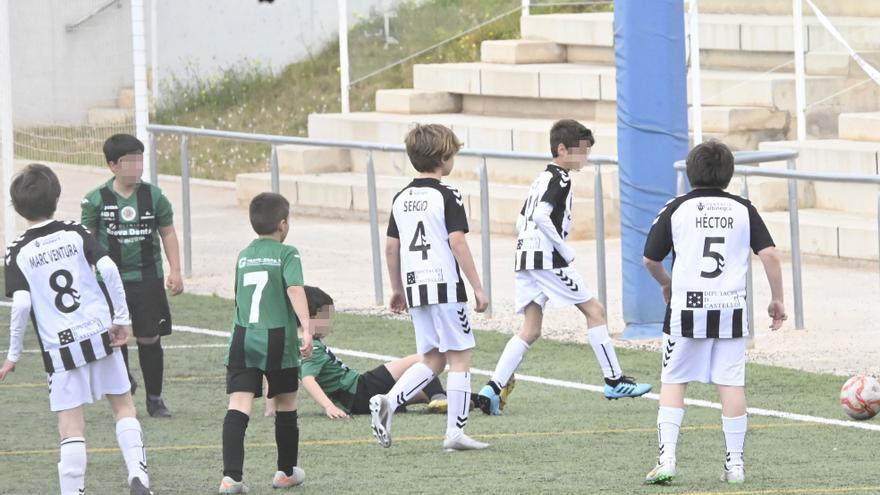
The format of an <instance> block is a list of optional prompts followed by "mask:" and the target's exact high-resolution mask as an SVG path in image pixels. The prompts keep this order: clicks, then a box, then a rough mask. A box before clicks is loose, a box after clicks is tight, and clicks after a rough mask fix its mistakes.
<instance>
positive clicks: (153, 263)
mask: <svg viewBox="0 0 880 495" xmlns="http://www.w3.org/2000/svg"><path fill="white" fill-rule="evenodd" d="M104 157H105V158H106V159H107V165H108V166H109V167H110V171H111V172H113V178H112V179H110V180H108V181H107V182H105V183H103V184H101V185H100V186H98V187H96V188H95V189H92V190H91V191H90V192H89V193H88V194H86V196H85V198H83V200H82V204H81V207H82V219H81V221H82V224H83V225H84V226H85V227H86V228H87V229H89V231H91V232H92V233H94V235H95V237H96V238H97V239H98V242H99V243H100V244H101V245H102V246H103V247H104V249H106V250H107V251H108V253H109V254H110V259H112V260H113V262H114V263H116V265H117V266H118V267H119V272H120V274H121V275H122V283H123V286H124V288H125V297H126V300H127V301H128V310H129V313H130V314H131V326H132V329H133V331H134V336H135V338H136V339H137V344H138V358H139V360H140V363H141V370H143V373H144V388H146V389H147V412H149V413H150V416H153V417H170V416H171V412H170V411H169V410H168V408H167V407H166V406H165V402H164V401H163V400H162V377H163V374H164V368H165V364H164V362H165V358H164V352H163V350H162V341H161V337H163V336H165V335H170V334H171V311H170V309H169V307H168V298H167V297H166V295H165V289H166V288H167V289H168V290H170V291H171V294H172V295H175V296H176V295H178V294H180V293H181V292H183V279H182V278H181V276H180V251H179V248H178V242H177V234H176V232H175V230H174V223H173V213H172V210H171V203H170V202H169V201H168V198H166V197H165V195H164V194H162V190H161V189H159V188H158V187H156V186H154V185H152V184H148V183H146V182H143V181H142V180H141V174H142V173H143V170H144V144H143V143H141V142H140V141H139V140H138V138H136V137H134V136H131V135H128V134H115V135H113V136H110V138H109V139H107V141H106V142H104ZM160 239H161V244H162V246H164V248H165V256H166V257H167V258H168V265H169V267H170V271H169V273H168V277H167V279H166V280H165V281H164V285H163V278H164V274H163V271H162V251H161V246H160V242H159V241H160ZM121 350H122V357H123V358H124V360H125V367H126V369H128V347H127V346H122V347H121ZM129 380H130V381H131V392H132V394H133V393H134V391H135V388H136V387H137V383H136V382H135V381H134V378H133V377H132V376H131V374H130V373H129Z"/></svg>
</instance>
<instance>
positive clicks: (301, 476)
mask: <svg viewBox="0 0 880 495" xmlns="http://www.w3.org/2000/svg"><path fill="white" fill-rule="evenodd" d="M305 480H306V472H305V471H303V470H302V469H300V468H298V467H296V466H294V468H293V474H292V475H290V476H287V475H286V474H284V471H278V472H276V473H275V476H274V477H273V478H272V488H291V487H294V486H299V485H302V484H303V482H304V481H305Z"/></svg>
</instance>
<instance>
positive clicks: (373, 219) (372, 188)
mask: <svg viewBox="0 0 880 495" xmlns="http://www.w3.org/2000/svg"><path fill="white" fill-rule="evenodd" d="M367 202H368V203H369V208H370V241H371V246H372V250H373V293H374V294H375V295H376V305H377V306H380V305H382V304H383V303H384V301H385V296H384V295H383V294H382V253H381V252H380V251H379V211H378V204H377V203H378V202H377V200H376V167H375V165H374V164H373V151H372V150H370V151H369V152H368V154H367Z"/></svg>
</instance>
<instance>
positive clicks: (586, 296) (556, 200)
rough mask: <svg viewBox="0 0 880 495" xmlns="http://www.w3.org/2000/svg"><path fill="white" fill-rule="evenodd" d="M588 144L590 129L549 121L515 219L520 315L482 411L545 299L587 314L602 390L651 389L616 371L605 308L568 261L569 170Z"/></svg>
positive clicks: (488, 408) (491, 408) (504, 381)
mask: <svg viewBox="0 0 880 495" xmlns="http://www.w3.org/2000/svg"><path fill="white" fill-rule="evenodd" d="M593 144H594V138H593V133H592V132H591V131H590V130H589V129H587V128H586V127H584V126H583V124H581V123H580V122H577V121H574V120H560V121H558V122H556V123H555V124H553V127H552V128H551V129H550V152H551V154H552V155H553V161H552V162H551V163H550V164H548V165H547V168H546V170H544V171H543V172H541V173H540V174H539V175H538V177H537V178H536V179H535V181H534V182H533V183H532V186H531V188H530V189H529V196H528V197H527V198H526V200H525V202H524V204H523V208H522V211H521V212H520V215H519V218H518V219H517V222H516V230H517V232H518V236H517V240H516V260H515V267H514V269H515V270H516V312H517V313H521V314H523V316H524V317H525V318H524V320H523V325H522V328H521V329H520V331H519V333H518V334H516V335H514V336H513V337H511V338H510V340H509V341H508V342H507V345H506V346H505V347H504V351H503V352H502V353H501V357H500V358H498V364H497V365H496V367H495V372H494V373H492V379H491V380H489V382H488V383H487V384H486V386H484V387H483V388H482V390H480V393H479V395H478V396H477V401H478V403H479V405H480V409H482V411H483V412H484V413H486V414H490V415H493V416H494V415H499V414H501V403H502V396H503V395H504V394H503V392H502V391H503V390H504V389H505V387H508V385H509V382H510V381H511V380H512V379H513V374H514V372H515V371H516V368H517V367H518V366H519V364H520V362H521V361H522V360H523V358H524V357H525V354H526V353H527V352H528V351H529V348H530V347H531V346H532V345H533V344H534V343H535V341H537V340H538V338H540V337H541V325H542V321H543V318H544V306H545V305H546V304H547V303H548V302H549V303H550V304H551V305H552V306H569V305H574V306H575V307H577V308H578V310H580V311H581V313H583V314H584V316H585V317H586V320H587V336H588V338H589V341H590V345H591V346H592V347H593V352H594V354H595V355H596V359H597V360H598V361H599V365H600V367H601V368H602V374H603V375H604V377H605V397H606V398H608V399H619V398H622V397H638V396H640V395H644V394H646V393H648V392H649V391H650V390H651V385H649V384H645V383H636V382H635V380H633V379H632V378H630V377H627V376H625V375H624V374H623V370H622V369H621V368H620V363H619V362H618V360H617V354H616V353H615V352H614V343H613V342H612V341H611V338H610V337H609V336H608V327H607V326H606V323H605V308H604V307H602V304H601V303H600V302H599V301H597V300H596V298H595V297H593V295H592V294H591V293H590V290H589V289H588V288H587V286H586V284H585V283H584V280H583V278H581V276H580V274H579V273H578V272H577V271H576V270H575V269H574V268H573V267H572V266H571V263H572V262H573V261H574V257H575V252H574V249H572V248H571V247H570V246H568V245H567V244H566V243H565V240H566V238H567V237H568V234H569V232H570V231H571V224H572V219H571V205H572V190H571V176H570V172H572V171H578V170H581V169H582V168H584V166H585V165H586V164H587V160H588V158H589V156H590V149H591V148H592V146H593Z"/></svg>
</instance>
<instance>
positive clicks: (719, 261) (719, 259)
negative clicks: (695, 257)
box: [700, 237, 724, 278]
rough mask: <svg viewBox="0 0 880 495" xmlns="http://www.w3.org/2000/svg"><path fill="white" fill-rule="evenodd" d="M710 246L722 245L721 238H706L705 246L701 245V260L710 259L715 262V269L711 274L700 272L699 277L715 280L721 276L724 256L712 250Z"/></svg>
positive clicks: (722, 239)
mask: <svg viewBox="0 0 880 495" xmlns="http://www.w3.org/2000/svg"><path fill="white" fill-rule="evenodd" d="M712 244H724V238H723V237H707V238H706V242H705V244H703V258H704V259H705V258H712V259H713V260H715V269H714V270H713V271H711V272H704V271H701V272H700V276H701V277H703V278H716V277H717V276H719V275H721V272H722V268H724V256H723V255H722V254H721V253H719V252H718V251H713V250H712Z"/></svg>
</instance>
